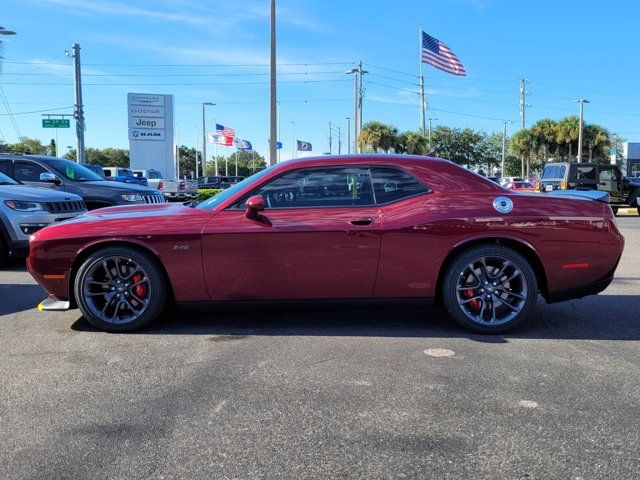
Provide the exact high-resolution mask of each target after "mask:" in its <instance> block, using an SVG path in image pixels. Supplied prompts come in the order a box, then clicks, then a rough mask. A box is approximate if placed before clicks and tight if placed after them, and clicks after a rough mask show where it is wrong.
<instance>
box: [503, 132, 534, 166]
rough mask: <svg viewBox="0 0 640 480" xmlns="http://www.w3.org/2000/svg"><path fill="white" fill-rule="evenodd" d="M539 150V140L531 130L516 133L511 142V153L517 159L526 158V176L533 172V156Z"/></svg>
mask: <svg viewBox="0 0 640 480" xmlns="http://www.w3.org/2000/svg"><path fill="white" fill-rule="evenodd" d="M537 149H538V140H537V138H536V137H535V135H533V134H532V133H531V131H530V130H526V129H525V130H520V131H519V132H516V133H515V134H514V135H513V137H511V140H510V141H509V151H510V152H511V155H513V156H515V157H524V158H525V160H526V162H527V168H526V176H527V177H528V176H529V173H530V170H531V156H532V155H533V154H534V153H535V152H536V151H537Z"/></svg>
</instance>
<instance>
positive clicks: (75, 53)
mask: <svg viewBox="0 0 640 480" xmlns="http://www.w3.org/2000/svg"><path fill="white" fill-rule="evenodd" d="M71 50H72V51H71V52H69V51H68V50H66V51H65V52H64V53H65V54H66V55H67V57H71V58H73V90H74V97H75V105H74V106H73V118H75V120H76V137H77V138H78V148H77V152H76V161H77V162H78V163H81V164H82V163H85V146H84V129H85V127H84V106H83V104H82V73H81V68H80V45H79V44H77V43H74V44H73V45H72V46H71Z"/></svg>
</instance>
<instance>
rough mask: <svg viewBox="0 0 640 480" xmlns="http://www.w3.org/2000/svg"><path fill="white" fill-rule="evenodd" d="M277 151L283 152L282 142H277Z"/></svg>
mask: <svg viewBox="0 0 640 480" xmlns="http://www.w3.org/2000/svg"><path fill="white" fill-rule="evenodd" d="M276 150H282V142H276Z"/></svg>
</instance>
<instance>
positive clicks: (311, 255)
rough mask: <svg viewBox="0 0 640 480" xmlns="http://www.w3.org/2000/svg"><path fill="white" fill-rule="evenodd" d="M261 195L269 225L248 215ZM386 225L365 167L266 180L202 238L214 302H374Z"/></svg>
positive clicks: (292, 173) (296, 173) (213, 222)
mask: <svg viewBox="0 0 640 480" xmlns="http://www.w3.org/2000/svg"><path fill="white" fill-rule="evenodd" d="M253 195H262V196H263V198H264V200H265V203H266V210H265V211H264V212H263V217H264V219H266V221H264V222H261V221H255V220H250V219H248V218H246V217H245V206H244V201H245V200H246V199H247V198H248V197H249V196H253ZM380 234H381V223H380V216H379V209H378V207H376V206H375V204H374V200H373V194H372V188H371V180H370V175H369V172H368V170H367V169H362V168H354V167H328V168H310V169H297V170H293V171H289V172H287V173H285V174H283V175H281V176H279V177H277V178H275V179H270V180H267V181H266V182H265V183H264V184H262V185H261V186H259V187H257V189H255V190H254V191H252V192H251V194H250V195H247V196H245V198H244V199H243V200H241V201H239V202H237V203H236V204H235V205H233V206H231V207H229V208H227V209H226V210H224V211H222V212H220V213H218V214H217V215H215V216H214V217H213V218H212V220H211V221H210V222H209V224H207V226H206V227H205V229H204V232H203V247H202V248H203V261H204V268H205V278H206V284H207V289H208V291H209V295H210V296H211V299H213V300H283V299H291V300H300V299H349V298H354V299H355V298H370V297H371V294H372V291H373V286H374V282H375V276H376V268H377V265H378V255H379V251H380Z"/></svg>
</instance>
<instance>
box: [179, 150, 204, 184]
mask: <svg viewBox="0 0 640 480" xmlns="http://www.w3.org/2000/svg"><path fill="white" fill-rule="evenodd" d="M201 162H202V153H201V152H198V172H196V149H195V148H189V147H187V146H185V145H180V147H179V148H178V168H179V170H180V172H179V173H180V176H183V175H187V176H188V177H190V176H191V175H192V174H195V175H196V177H197V176H201V174H202V165H201Z"/></svg>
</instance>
